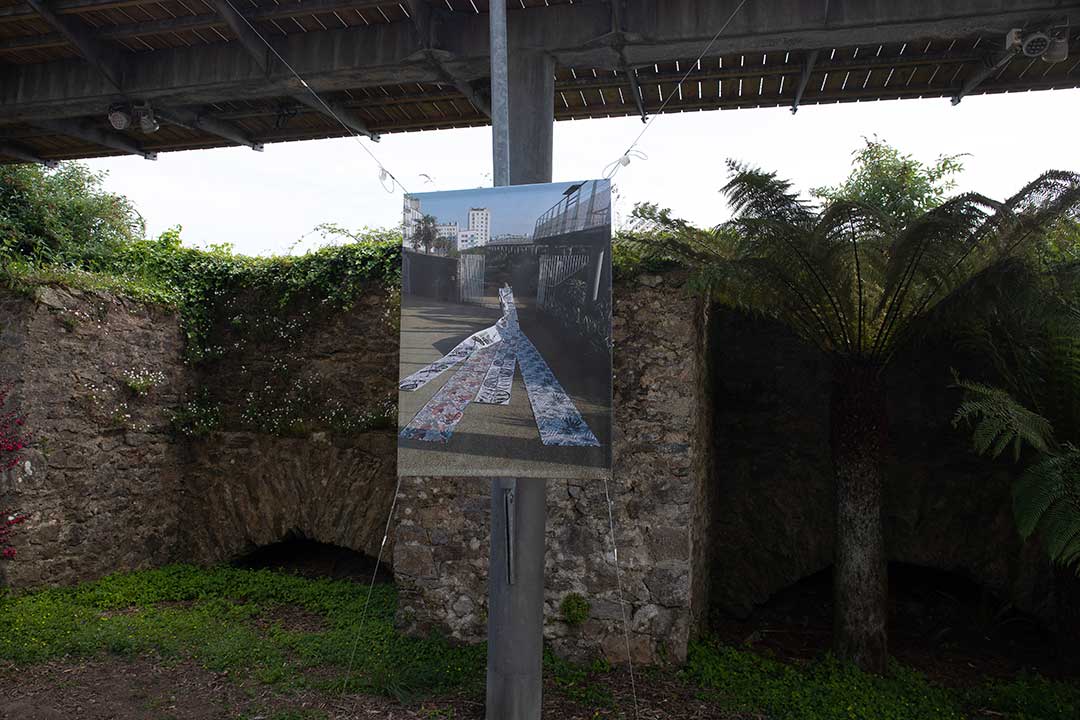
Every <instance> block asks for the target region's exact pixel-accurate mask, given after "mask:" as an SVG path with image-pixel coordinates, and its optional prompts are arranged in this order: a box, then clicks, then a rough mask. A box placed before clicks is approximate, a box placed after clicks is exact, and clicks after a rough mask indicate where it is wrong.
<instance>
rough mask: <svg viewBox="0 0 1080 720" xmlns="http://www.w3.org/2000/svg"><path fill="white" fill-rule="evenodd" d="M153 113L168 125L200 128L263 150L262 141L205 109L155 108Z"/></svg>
mask: <svg viewBox="0 0 1080 720" xmlns="http://www.w3.org/2000/svg"><path fill="white" fill-rule="evenodd" d="M154 114H155V115H156V116H157V117H159V118H161V119H162V120H164V121H165V122H167V123H169V124H170V125H176V126H178V127H182V128H187V129H188V130H202V131H203V132H207V133H210V134H211V135H217V136H218V137H219V138H222V139H224V140H228V141H229V142H233V143H236V144H237V145H245V146H247V147H249V148H251V149H252V150H254V151H255V152H262V150H263V145H262V143H260V142H256V141H255V140H252V139H251V138H250V137H248V135H247V134H246V133H245V132H244V131H243V130H241V129H240V128H239V127H237V126H236V125H233V124H232V123H230V122H227V121H224V120H220V119H217V118H215V117H213V116H211V115H210V114H209V113H207V112H206V111H195V110H184V109H173V108H165V109H161V108H157V109H155V110H154Z"/></svg>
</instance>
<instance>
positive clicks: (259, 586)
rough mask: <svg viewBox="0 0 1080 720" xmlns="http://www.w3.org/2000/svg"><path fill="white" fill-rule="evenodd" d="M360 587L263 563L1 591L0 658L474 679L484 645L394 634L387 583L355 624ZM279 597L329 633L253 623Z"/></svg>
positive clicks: (267, 673)
mask: <svg viewBox="0 0 1080 720" xmlns="http://www.w3.org/2000/svg"><path fill="white" fill-rule="evenodd" d="M366 593H367V588H366V587H363V586H360V585H357V584H355V583H350V582H346V581H333V580H309V579H305V578H300V577H293V576H289V575H283V574H280V573H274V572H270V571H268V570H242V569H236V568H224V567H222V568H212V569H200V568H195V567H191V566H185V565H176V566H170V567H166V568H162V569H159V570H148V571H142V572H134V573H125V574H117V575H112V576H109V577H106V578H103V579H102V580H99V581H96V582H92V583H86V584H83V585H79V586H76V587H73V588H60V589H52V590H44V591H40V592H36V593H32V594H28V595H22V596H10V595H8V596H6V597H4V598H3V599H0V659H4V660H10V661H13V662H16V663H32V662H40V661H44V660H49V659H53V658H58V657H63V656H92V655H98V654H103V653H113V654H118V655H137V654H144V653H155V654H157V655H159V656H160V657H163V658H177V659H180V658H191V659H193V660H195V661H197V662H198V663H200V664H201V665H202V666H203V667H205V668H207V669H209V670H213V671H217V672H222V671H229V672H230V673H231V674H233V675H235V676H237V677H240V678H241V679H251V680H255V681H258V682H262V683H265V684H270V685H275V686H278V687H282V688H288V687H289V686H296V685H305V684H309V685H318V686H320V687H323V689H326V690H328V691H330V690H332V691H340V690H341V689H342V687H343V686H344V685H345V684H346V680H347V685H348V688H349V689H350V690H356V691H362V692H368V693H375V694H386V695H392V696H395V697H399V698H401V697H404V696H413V695H419V694H429V693H430V694H437V693H442V692H448V691H452V690H457V689H463V688H465V689H468V688H475V687H478V683H479V682H480V681H481V680H482V678H483V676H484V672H483V670H484V661H485V657H484V649H483V647H454V646H452V645H450V644H449V643H448V642H447V641H445V640H444V639H442V638H439V637H429V638H407V637H403V636H401V635H399V634H398V633H397V632H396V631H395V630H394V627H393V616H394V610H395V607H396V604H397V598H396V594H395V591H394V589H393V588H392V587H390V586H385V585H384V586H377V587H376V588H375V590H374V592H373V594H372V597H371V604H370V606H369V608H368V612H367V615H366V618H365V619H364V622H363V625H362V626H361V625H360V620H361V614H362V612H363V607H364V600H365V597H366ZM281 605H291V606H298V607H302V608H304V609H305V610H308V611H310V612H312V613H315V614H317V615H319V616H321V617H322V618H324V619H325V630H322V631H320V632H300V631H294V630H290V629H288V628H284V627H281V625H280V623H276V624H272V625H269V626H268V627H260V626H259V624H258V623H256V622H255V620H256V619H257V618H258V617H259V616H260V615H261V614H262V613H263V612H264V611H266V610H269V609H271V608H274V607H276V606H281ZM358 631H359V634H358ZM354 646H355V656H353V648H354ZM350 658H351V659H352V663H351V664H352V672H351V673H350V675H349V677H348V678H347V679H346V677H345V672H346V671H347V669H348V668H349V665H350Z"/></svg>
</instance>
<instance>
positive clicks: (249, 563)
mask: <svg viewBox="0 0 1080 720" xmlns="http://www.w3.org/2000/svg"><path fill="white" fill-rule="evenodd" d="M232 564H233V565H234V566H236V567H242V568H250V569H256V570H258V569H268V570H275V571H278V572H286V573H290V574H295V575H300V576H303V577H307V578H329V579H332V580H349V581H352V582H359V583H369V582H371V578H372V576H373V575H374V577H375V581H376V582H378V583H392V582H393V581H394V575H393V569H392V568H391V567H390V565H389V564H388V563H387V562H386V558H383V560H382V562H380V563H378V570H377V572H376V567H375V565H376V562H375V558H372V557H369V556H368V555H365V554H364V553H361V552H357V551H356V550H352V549H350V548H346V547H341V546H340V545H330V544H328V543H322V542H318V541H317V540H311V539H310V538H307V537H304V535H303V534H301V533H299V532H296V531H293V532H290V533H288V534H287V535H286V536H285V537H284V538H283V539H282V540H280V541H279V542H275V543H271V544H269V545H260V546H259V547H256V548H254V549H252V550H250V551H249V552H246V553H244V554H243V555H241V556H239V557H237V558H235V559H234V560H233V562H232Z"/></svg>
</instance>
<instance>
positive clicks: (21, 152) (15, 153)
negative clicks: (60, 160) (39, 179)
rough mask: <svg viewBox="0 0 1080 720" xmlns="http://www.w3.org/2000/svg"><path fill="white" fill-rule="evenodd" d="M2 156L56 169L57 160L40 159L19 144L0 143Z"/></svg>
mask: <svg viewBox="0 0 1080 720" xmlns="http://www.w3.org/2000/svg"><path fill="white" fill-rule="evenodd" d="M0 155H7V156H8V157H12V158H15V159H16V160H20V161H22V162H26V163H37V164H38V165H44V166H45V167H50V168H52V167H56V161H55V160H45V159H43V158H41V157H39V156H38V155H37V154H36V153H35V152H34V151H32V150H30V149H29V148H25V147H23V146H22V145H19V144H17V143H11V142H0Z"/></svg>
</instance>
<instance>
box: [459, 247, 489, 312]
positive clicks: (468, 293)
mask: <svg viewBox="0 0 1080 720" xmlns="http://www.w3.org/2000/svg"><path fill="white" fill-rule="evenodd" d="M458 296H459V297H460V298H461V302H463V303H469V304H477V303H481V302H483V300H484V256H483V255H479V254H474V253H468V254H466V255H462V256H461V257H460V258H458Z"/></svg>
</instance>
